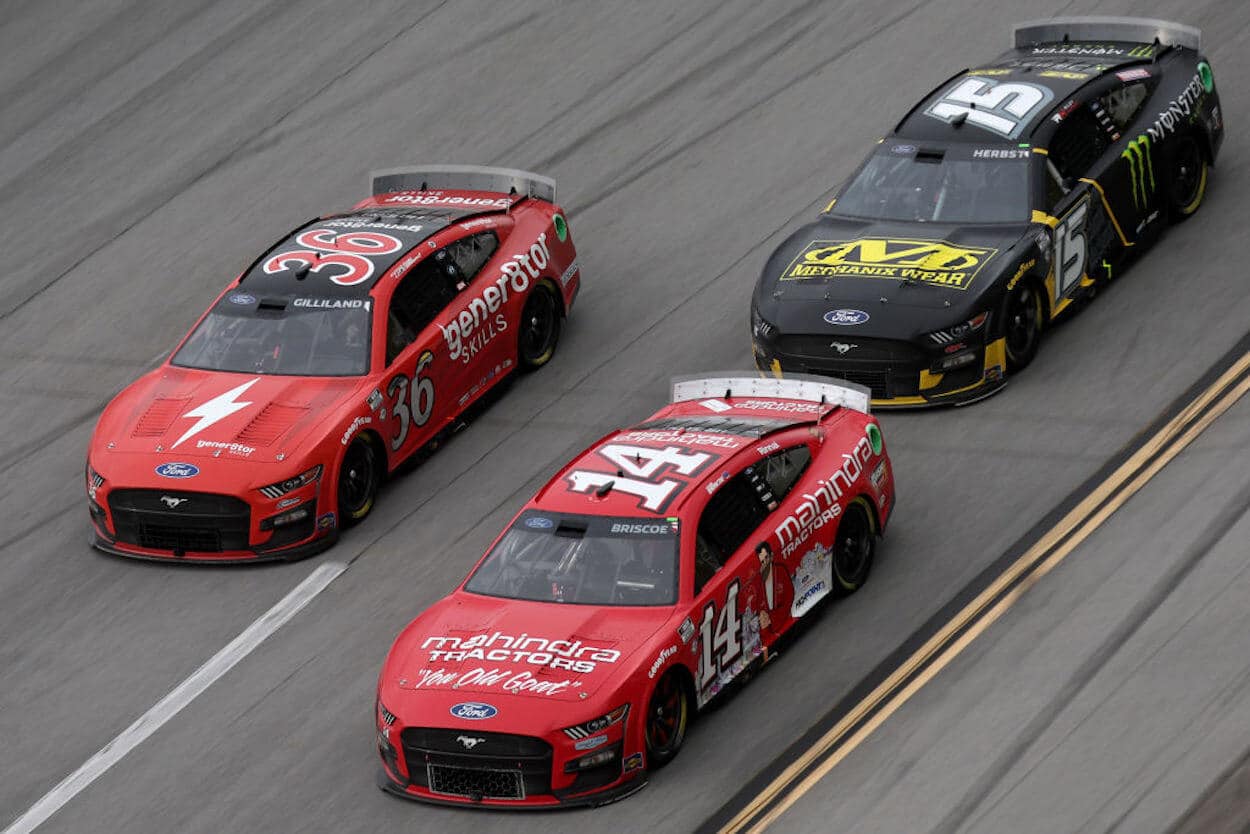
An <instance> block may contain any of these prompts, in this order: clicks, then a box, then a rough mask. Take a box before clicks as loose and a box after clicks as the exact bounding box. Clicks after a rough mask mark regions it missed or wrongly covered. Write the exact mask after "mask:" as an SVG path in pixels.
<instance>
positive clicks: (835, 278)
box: [751, 17, 1224, 406]
mask: <svg viewBox="0 0 1250 834" xmlns="http://www.w3.org/2000/svg"><path fill="white" fill-rule="evenodd" d="M1014 35H1015V38H1014V39H1015V46H1014V48H1013V49H1011V50H1010V51H1008V52H1005V53H1003V54H1002V55H1001V56H999V57H998V58H997V59H996V60H994V61H991V62H989V63H987V64H984V65H982V66H979V67H976V68H974V69H969V70H963V71H961V72H959V73H957V74H956V75H955V76H953V77H952V78H950V79H948V80H947V81H945V82H943V83H942V84H941V85H940V86H938V87H937V88H936V89H935V90H933V92H931V93H930V94H929V95H927V96H926V97H925V98H924V99H923V100H922V101H921V102H920V103H919V104H917V105H916V106H915V107H914V108H913V109H912V110H911V111H910V112H909V113H907V115H906V116H904V117H903V119H902V121H900V122H899V123H898V125H897V127H896V128H895V129H894V132H893V133H891V134H889V135H888V136H886V137H885V138H884V139H882V140H881V141H880V142H879V144H878V145H877V147H876V148H875V150H874V151H873V153H872V154H871V155H870V156H869V157H868V158H867V160H866V161H865V162H864V163H863V165H862V166H861V167H860V169H859V170H858V171H857V172H856V173H855V174H854V176H852V177H851V178H850V179H849V180H848V181H847V182H846V183H845V184H844V185H843V186H842V187H841V188H840V189H839V190H838V191H837V193H836V195H835V197H834V199H833V200H832V202H830V203H829V205H828V206H827V207H826V209H825V211H824V212H823V213H822V215H821V216H820V218H819V219H818V220H817V221H816V222H814V223H811V224H809V225H806V226H804V227H803V228H801V229H799V230H798V231H797V232H795V233H794V234H793V235H790V236H789V238H788V239H787V240H786V241H785V242H784V243H783V244H782V245H781V246H780V247H779V248H778V249H777V250H776V251H775V252H774V253H773V254H772V255H771V256H770V258H769V259H768V261H767V264H766V265H765V268H764V270H763V273H762V275H761V277H760V279H759V281H758V282H757V284H756V287H755V292H754V296H753V299H752V306H751V331H752V343H753V351H754V355H755V360H756V365H757V366H758V367H759V368H761V369H767V370H771V371H773V372H774V373H776V374H784V373H786V372H790V371H797V372H812V373H819V374H834V375H836V376H838V377H841V378H844V379H847V380H851V381H854V382H858V383H861V384H863V385H866V386H868V387H869V388H870V389H871V391H872V399H873V404H874V405H877V406H922V405H930V404H939V403H964V402H969V401H972V400H975V399H978V398H980V397H983V396H986V395H987V394H989V393H992V392H994V391H996V390H998V389H999V388H1001V387H1002V386H1003V385H1004V384H1005V382H1006V380H1007V378H1008V377H1009V376H1010V375H1011V374H1014V373H1015V372H1017V371H1019V370H1020V369H1022V368H1024V367H1025V366H1026V365H1027V364H1028V363H1029V361H1030V360H1031V359H1032V358H1033V357H1034V355H1035V354H1036V352H1037V350H1038V345H1039V342H1040V339H1041V337H1042V332H1043V330H1044V328H1045V327H1046V326H1047V324H1048V323H1049V322H1050V321H1052V320H1053V319H1055V318H1056V317H1057V316H1060V315H1062V314H1064V313H1065V312H1066V311H1068V310H1070V309H1075V307H1074V305H1076V304H1077V302H1080V301H1082V300H1084V299H1088V298H1091V297H1092V296H1093V295H1094V293H1095V292H1096V290H1097V288H1098V286H1099V284H1100V283H1101V282H1104V281H1109V280H1110V279H1111V278H1112V276H1113V275H1115V274H1117V272H1118V271H1119V269H1120V268H1121V266H1122V264H1123V263H1124V262H1125V261H1126V259H1127V258H1128V257H1129V256H1131V255H1133V254H1134V253H1136V252H1137V251H1139V250H1142V249H1144V248H1145V247H1146V246H1147V245H1148V244H1149V243H1150V242H1152V241H1153V240H1154V239H1155V238H1156V237H1157V236H1158V234H1159V232H1161V231H1162V229H1163V227H1164V226H1166V224H1167V223H1168V221H1169V220H1170V221H1177V220H1180V219H1183V218H1185V217H1188V216H1189V215H1192V214H1193V213H1194V212H1196V211H1197V210H1198V208H1199V206H1200V205H1201V204H1202V199H1203V195H1204V193H1205V191H1206V187H1207V175H1208V169H1209V167H1210V166H1211V165H1212V164H1213V163H1214V160H1215V157H1216V154H1217V152H1218V151H1219V148H1220V143H1221V141H1222V140H1223V136H1224V124H1223V116H1222V114H1221V111H1220V103H1219V96H1218V95H1217V94H1216V90H1215V79H1214V76H1213V75H1212V72H1211V65H1210V64H1209V63H1208V62H1207V60H1206V59H1205V58H1204V57H1203V56H1202V55H1201V54H1200V52H1199V48H1200V34H1199V32H1198V30H1196V29H1193V28H1190V27H1186V26H1181V25H1179V24H1174V23H1167V22H1164V21H1157V20H1145V19H1131V18H1106V17H1090V18H1055V19H1053V20H1046V21H1039V22H1035V23H1026V24H1021V25H1018V26H1017V27H1015V32H1014Z"/></svg>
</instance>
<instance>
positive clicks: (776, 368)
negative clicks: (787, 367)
mask: <svg viewBox="0 0 1250 834" xmlns="http://www.w3.org/2000/svg"><path fill="white" fill-rule="evenodd" d="M769 369H770V370H771V371H772V372H773V376H775V377H777V379H781V363H780V362H779V361H777V360H776V359H774V360H773V364H772V365H771V366H770V368H769Z"/></svg>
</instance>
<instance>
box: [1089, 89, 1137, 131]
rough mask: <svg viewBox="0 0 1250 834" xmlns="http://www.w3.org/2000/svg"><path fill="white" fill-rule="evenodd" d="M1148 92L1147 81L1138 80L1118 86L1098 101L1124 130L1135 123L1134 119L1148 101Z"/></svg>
mask: <svg viewBox="0 0 1250 834" xmlns="http://www.w3.org/2000/svg"><path fill="white" fill-rule="evenodd" d="M1148 93H1149V90H1148V89H1147V88H1146V83H1145V82H1144V81H1138V82H1136V83H1133V84H1126V85H1124V86H1123V87H1117V88H1116V89H1114V90H1111V91H1110V92H1108V93H1105V94H1104V95H1102V96H1101V97H1100V98H1099V99H1098V101H1099V103H1100V104H1102V108H1103V110H1105V111H1106V112H1107V115H1108V116H1109V117H1110V118H1111V122H1112V124H1114V125H1115V126H1116V128H1118V129H1119V130H1121V131H1123V130H1127V129H1128V126H1129V125H1130V124H1132V123H1133V119H1135V118H1136V117H1137V114H1138V112H1139V111H1140V110H1141V109H1142V105H1144V104H1145V103H1146V97H1147V94H1148Z"/></svg>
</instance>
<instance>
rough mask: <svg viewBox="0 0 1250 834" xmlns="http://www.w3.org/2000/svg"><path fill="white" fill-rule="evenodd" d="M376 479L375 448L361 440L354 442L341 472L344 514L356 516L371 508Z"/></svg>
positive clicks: (340, 488)
mask: <svg viewBox="0 0 1250 834" xmlns="http://www.w3.org/2000/svg"><path fill="white" fill-rule="evenodd" d="M376 481H377V467H376V466H375V464H374V457H373V450H372V449H371V448H369V446H367V445H366V444H364V443H361V442H359V441H357V442H355V443H353V444H352V446H351V448H350V449H348V450H347V454H346V455H344V456H343V469H342V471H341V472H340V473H339V504H340V505H341V509H342V512H343V514H344V515H347V516H349V517H356V516H359V515H361V514H362V513H364V512H365V511H366V510H368V509H369V506H370V505H371V504H372V503H373V492H374V487H375V484H376Z"/></svg>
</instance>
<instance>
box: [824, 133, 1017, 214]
mask: <svg viewBox="0 0 1250 834" xmlns="http://www.w3.org/2000/svg"><path fill="white" fill-rule="evenodd" d="M990 155H992V156H990ZM987 157H988V158H987ZM1028 158H1029V151H1028V150H1027V149H1017V148H960V149H955V148H950V149H946V150H937V151H928V150H924V149H919V150H918V149H917V148H916V147H915V146H914V145H901V144H895V145H890V146H888V147H885V149H883V150H882V151H881V152H879V153H878V154H877V155H876V156H874V157H873V158H872V159H871V160H869V162H868V164H867V165H865V166H864V168H863V170H861V171H860V172H859V175H858V176H857V177H855V179H854V180H853V181H852V182H851V184H850V185H849V186H848V187H847V188H846V190H845V192H843V194H842V196H841V197H839V198H838V201H837V203H835V204H834V208H833V211H832V214H835V215H842V216H848V217H865V218H870V219H873V220H905V221H920V222H934V223H1006V222H1011V223H1019V222H1027V221H1028V219H1029V177H1028V171H1029V166H1028Z"/></svg>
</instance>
